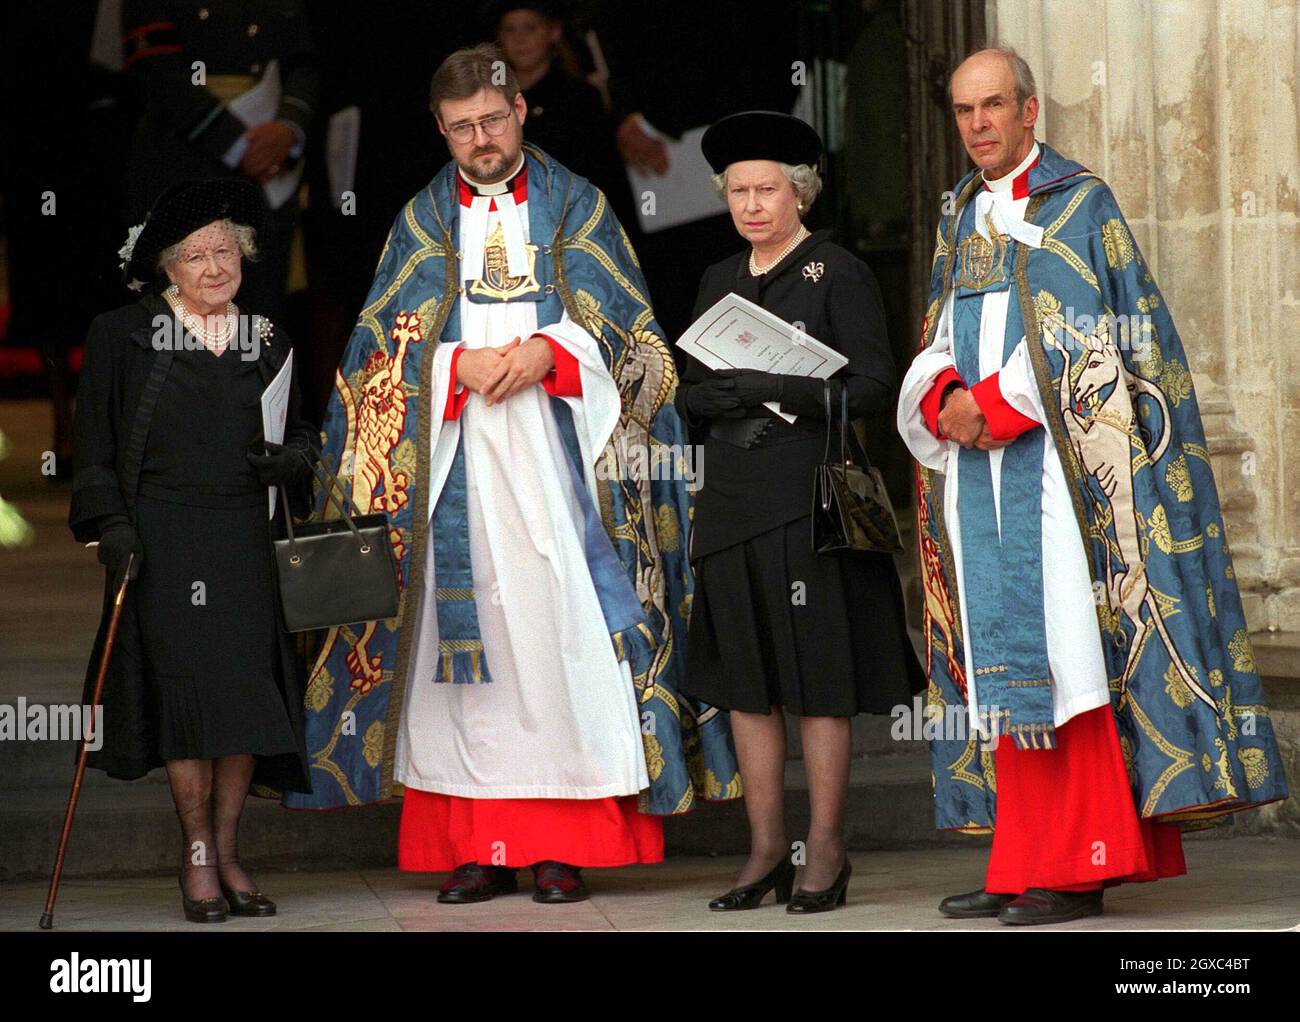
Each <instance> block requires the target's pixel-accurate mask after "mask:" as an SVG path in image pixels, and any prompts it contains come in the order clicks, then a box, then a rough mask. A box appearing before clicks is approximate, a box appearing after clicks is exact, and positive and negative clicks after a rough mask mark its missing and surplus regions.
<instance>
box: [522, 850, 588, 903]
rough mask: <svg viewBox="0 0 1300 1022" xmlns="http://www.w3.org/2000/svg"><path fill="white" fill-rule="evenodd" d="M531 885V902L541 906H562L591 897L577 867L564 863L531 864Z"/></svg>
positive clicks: (548, 861)
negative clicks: (533, 888)
mask: <svg viewBox="0 0 1300 1022" xmlns="http://www.w3.org/2000/svg"><path fill="white" fill-rule="evenodd" d="M533 883H534V886H535V888H536V889H535V890H534V891H533V901H536V902H539V903H541V904H543V905H564V904H567V903H569V902H573V901H586V900H587V899H588V898H590V897H591V894H590V893H589V892H588V891H587V885H586V884H585V883H583V881H582V873H581V871H580V870H579V869H578V867H577V866H570V865H569V864H568V863H564V862H554V861H552V860H547V861H545V862H535V863H533Z"/></svg>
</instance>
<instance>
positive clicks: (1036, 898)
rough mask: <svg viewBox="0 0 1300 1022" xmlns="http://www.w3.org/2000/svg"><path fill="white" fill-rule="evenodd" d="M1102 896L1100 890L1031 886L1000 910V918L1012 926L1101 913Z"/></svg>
mask: <svg viewBox="0 0 1300 1022" xmlns="http://www.w3.org/2000/svg"><path fill="white" fill-rule="evenodd" d="M1101 896H1102V892H1101V891H1049V890H1047V889H1046V888H1043V887H1031V888H1029V890H1027V891H1026V892H1025V893H1024V894H1022V895H1021V896H1020V897H1019V898H1016V899H1015V900H1014V901H1011V902H1008V903H1007V905H1006V907H1005V908H1003V910H1002V911H1001V912H999V913H998V921H999V922H1002V923H1009V924H1011V925H1012V926H1038V925H1041V924H1043V923H1068V922H1070V921H1071V920H1072V919H1082V918H1084V917H1085V916H1099V915H1101Z"/></svg>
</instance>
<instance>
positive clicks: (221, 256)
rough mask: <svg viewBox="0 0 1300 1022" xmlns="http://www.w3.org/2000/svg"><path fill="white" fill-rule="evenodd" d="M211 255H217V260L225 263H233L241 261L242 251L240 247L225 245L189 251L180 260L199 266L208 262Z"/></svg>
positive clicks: (184, 263)
mask: <svg viewBox="0 0 1300 1022" xmlns="http://www.w3.org/2000/svg"><path fill="white" fill-rule="evenodd" d="M209 255H212V256H215V257H216V260H217V262H219V263H221V264H223V265H229V264H231V263H237V262H239V256H240V252H239V249H238V248H230V247H229V246H226V245H223V246H222V247H221V248H217V249H210V250H198V251H190V252H187V253H185V254H183V255H182V256H181V257H180V259H179V260H178V261H179V262H180V263H181V264H182V265H185V266H194V267H198V266H201V265H202V264H203V263H205V262H207V260H208V256H209Z"/></svg>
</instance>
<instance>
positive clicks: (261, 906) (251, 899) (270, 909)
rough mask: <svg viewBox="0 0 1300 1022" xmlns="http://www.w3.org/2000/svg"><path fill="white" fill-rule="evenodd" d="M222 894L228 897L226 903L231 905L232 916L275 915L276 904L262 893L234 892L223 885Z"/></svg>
mask: <svg viewBox="0 0 1300 1022" xmlns="http://www.w3.org/2000/svg"><path fill="white" fill-rule="evenodd" d="M221 893H222V894H224V895H225V896H226V901H227V902H228V903H229V904H230V914H231V915H232V916H273V915H275V902H273V901H272V900H271V899H270V898H268V897H267V896H266V895H265V894H263V893H262V892H261V891H233V890H231V889H230V888H229V887H227V886H226V885H225V884H222V885H221Z"/></svg>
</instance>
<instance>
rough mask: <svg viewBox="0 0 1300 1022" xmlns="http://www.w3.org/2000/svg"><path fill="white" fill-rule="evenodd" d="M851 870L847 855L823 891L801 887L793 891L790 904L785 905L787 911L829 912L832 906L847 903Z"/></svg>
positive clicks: (835, 906)
mask: <svg viewBox="0 0 1300 1022" xmlns="http://www.w3.org/2000/svg"><path fill="white" fill-rule="evenodd" d="M852 872H853V865H852V863H850V862H849V857H848V856H847V855H846V856H845V857H844V866H843V868H842V869H841V870H840V875H839V876H837V877H836V878H835V882H834V883H833V884H831V885H830V887H828V888H826V889H825V890H824V891H805V890H804V889H803V888H802V887H800V888H799V890H797V891H795V892H794V897H793V898H791V899H790V904H788V905H787V906H786V907H785V910H786V911H787V912H796V913H802V914H805V915H806V914H807V913H809V912H829V911H830V910H831V909H833V908H839V906H841V905H844V904H847V903H848V900H849V875H850V874H851V873H852Z"/></svg>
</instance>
